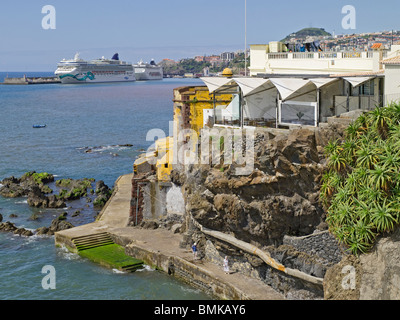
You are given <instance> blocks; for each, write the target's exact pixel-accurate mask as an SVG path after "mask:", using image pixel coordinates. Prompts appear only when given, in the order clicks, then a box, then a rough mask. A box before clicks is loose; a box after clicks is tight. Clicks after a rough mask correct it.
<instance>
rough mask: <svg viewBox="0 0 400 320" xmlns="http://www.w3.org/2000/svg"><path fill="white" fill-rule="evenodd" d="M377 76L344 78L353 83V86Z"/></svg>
mask: <svg viewBox="0 0 400 320" xmlns="http://www.w3.org/2000/svg"><path fill="white" fill-rule="evenodd" d="M375 78H376V77H346V78H343V79H344V80H346V81H347V82H349V83H351V85H352V86H353V88H355V87H358V86H361V85H362V84H364V83H365V82H368V81H370V80H372V79H375Z"/></svg>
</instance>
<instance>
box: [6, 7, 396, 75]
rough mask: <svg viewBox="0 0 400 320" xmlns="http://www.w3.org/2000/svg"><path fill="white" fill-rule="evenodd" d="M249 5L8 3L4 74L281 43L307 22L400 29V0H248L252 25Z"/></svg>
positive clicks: (334, 28)
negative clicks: (73, 61)
mask: <svg viewBox="0 0 400 320" xmlns="http://www.w3.org/2000/svg"><path fill="white" fill-rule="evenodd" d="M245 2H246V1H245V0H201V1H193V0H146V1H143V0H114V1H113V0H96V1H94V0H80V1H78V0H45V1H42V0H23V1H22V0H13V1H7V0H2V1H1V2H0V30H1V31H0V71H3V72H12V71H26V72H28V71H54V70H55V69H56V66H57V63H58V62H59V61H60V60H62V59H63V58H73V56H74V55H75V53H76V52H79V53H80V54H81V58H84V59H88V60H89V59H94V58H100V57H102V56H105V57H108V58H111V57H112V55H113V54H114V53H116V52H118V53H119V55H120V58H121V59H122V60H125V61H130V62H137V61H139V60H141V59H143V61H150V60H151V59H155V60H156V62H158V61H161V60H162V59H165V58H168V59H173V60H179V59H182V58H193V57H194V56H196V55H211V54H219V53H221V52H224V51H237V50H244V48H245V43H247V47H248V46H249V45H250V44H263V43H268V42H269V41H278V40H280V39H283V38H284V37H286V36H287V35H288V34H290V33H293V32H296V31H298V30H300V29H303V28H306V27H317V28H324V29H325V30H326V31H328V32H330V33H332V32H335V34H352V33H363V32H375V31H384V30H400V19H398V12H399V11H400V1H399V0H381V1H376V0H329V1H328V0H318V1H316V0H302V1H301V0H297V1H294V0H286V1H277V0H274V1H270V0H247V24H245ZM46 5H51V6H53V7H54V9H55V29H44V28H43V27H42V20H43V19H45V22H48V20H47V18H48V16H47V13H48V12H47V11H45V13H42V8H43V7H44V6H46ZM346 5H352V6H353V7H354V8H355V10H356V11H355V12H356V14H355V17H356V28H355V29H343V25H342V20H343V18H345V16H346V14H343V13H342V8H343V7H344V6H346ZM245 25H246V27H247V28H246V29H247V32H245ZM245 35H246V37H245ZM245 38H247V41H245Z"/></svg>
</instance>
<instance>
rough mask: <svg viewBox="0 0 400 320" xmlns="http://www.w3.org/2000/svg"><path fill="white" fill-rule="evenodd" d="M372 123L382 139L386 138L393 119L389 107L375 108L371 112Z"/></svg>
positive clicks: (370, 119)
mask: <svg viewBox="0 0 400 320" xmlns="http://www.w3.org/2000/svg"><path fill="white" fill-rule="evenodd" d="M369 121H370V125H371V127H373V128H375V129H376V130H377V131H378V133H379V135H380V136H381V137H382V139H386V138H387V137H388V132H389V124H390V123H391V119H390V117H389V112H388V109H387V108H375V109H374V110H373V111H372V112H371V113H370V118H369Z"/></svg>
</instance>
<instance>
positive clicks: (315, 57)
mask: <svg viewBox="0 0 400 320" xmlns="http://www.w3.org/2000/svg"><path fill="white" fill-rule="evenodd" d="M382 48H383V46H382V47H379V46H376V50H374V51H359V52H358V51H352V52H322V51H319V52H287V51H286V52H285V51H284V49H285V48H284V46H283V44H282V43H279V42H272V43H270V44H269V45H252V46H251V49H250V60H251V65H250V73H251V77H238V78H224V77H221V78H212V77H211V78H202V80H203V81H204V83H205V84H206V85H207V87H208V88H209V91H210V93H211V94H213V95H214V97H215V96H218V95H219V94H223V93H232V94H233V95H234V99H233V100H232V103H231V104H230V105H229V106H228V107H226V106H218V105H215V107H214V111H213V114H214V123H216V124H219V125H229V126H241V127H244V126H259V127H290V126H293V125H308V126H318V125H319V124H320V123H321V122H327V120H328V118H329V117H333V116H338V115H341V114H343V113H346V112H349V111H355V110H372V109H374V108H376V107H382V106H384V105H385V104H387V103H390V102H391V101H397V100H399V101H400V45H393V46H392V47H391V50H390V51H388V50H383V49H382Z"/></svg>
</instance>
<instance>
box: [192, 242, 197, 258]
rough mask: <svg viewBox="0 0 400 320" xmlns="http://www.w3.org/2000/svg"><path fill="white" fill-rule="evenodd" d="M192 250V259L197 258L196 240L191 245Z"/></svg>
mask: <svg viewBox="0 0 400 320" xmlns="http://www.w3.org/2000/svg"><path fill="white" fill-rule="evenodd" d="M192 251H193V258H194V260H197V243H196V242H195V243H194V244H193V246H192Z"/></svg>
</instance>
